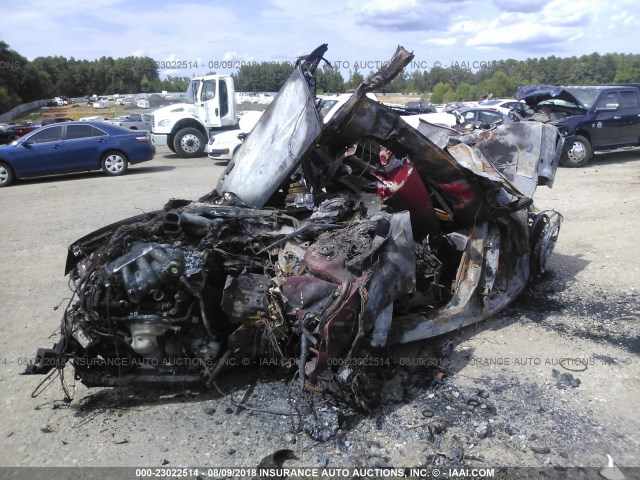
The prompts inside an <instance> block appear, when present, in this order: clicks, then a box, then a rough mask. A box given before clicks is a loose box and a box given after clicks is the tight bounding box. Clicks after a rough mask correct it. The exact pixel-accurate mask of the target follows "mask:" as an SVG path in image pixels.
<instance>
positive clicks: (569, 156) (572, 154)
mask: <svg viewBox="0 0 640 480" xmlns="http://www.w3.org/2000/svg"><path fill="white" fill-rule="evenodd" d="M591 157H593V150H592V149H591V143H590V142H589V140H587V139H586V138H585V137H583V136H582V135H576V138H575V139H574V140H573V145H572V146H571V150H569V151H568V152H566V153H563V154H562V157H560V163H561V164H562V165H563V166H565V167H569V168H577V167H582V166H583V165H585V164H586V163H587V162H588V161H589V160H591Z"/></svg>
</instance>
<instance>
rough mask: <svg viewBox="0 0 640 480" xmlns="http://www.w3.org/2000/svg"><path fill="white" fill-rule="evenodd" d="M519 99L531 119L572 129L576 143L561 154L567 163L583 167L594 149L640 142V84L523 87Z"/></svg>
mask: <svg viewBox="0 0 640 480" xmlns="http://www.w3.org/2000/svg"><path fill="white" fill-rule="evenodd" d="M516 98H517V99H518V100H524V101H525V102H526V103H527V105H529V107H531V108H532V109H533V111H534V113H533V115H531V116H530V117H529V120H539V121H543V122H551V123H553V124H554V125H556V126H557V127H559V128H562V127H565V128H567V129H569V130H570V131H573V133H574V134H575V138H574V140H573V146H572V147H571V148H570V149H569V150H568V151H567V152H566V153H564V154H563V155H562V157H561V159H560V163H561V164H562V165H564V166H565V167H581V166H583V165H584V164H586V163H587V162H588V161H589V160H590V159H591V158H592V157H593V152H597V151H603V150H613V149H616V148H620V147H637V146H640V84H623V85H595V86H583V87H556V86H551V85H530V86H527V87H520V88H519V89H518V92H517V93H516Z"/></svg>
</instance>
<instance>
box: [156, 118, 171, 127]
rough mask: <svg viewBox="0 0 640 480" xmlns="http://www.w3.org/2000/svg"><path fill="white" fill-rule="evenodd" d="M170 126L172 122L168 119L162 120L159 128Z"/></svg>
mask: <svg viewBox="0 0 640 480" xmlns="http://www.w3.org/2000/svg"><path fill="white" fill-rule="evenodd" d="M169 125H171V120H169V119H168V118H167V119H165V120H160V121H159V122H158V126H159V127H168V126H169Z"/></svg>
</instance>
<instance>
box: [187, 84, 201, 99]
mask: <svg viewBox="0 0 640 480" xmlns="http://www.w3.org/2000/svg"><path fill="white" fill-rule="evenodd" d="M199 87H200V80H192V81H191V82H190V83H189V86H188V87H187V93H186V94H185V96H184V101H185V102H186V103H195V102H196V95H197V94H198V88H199Z"/></svg>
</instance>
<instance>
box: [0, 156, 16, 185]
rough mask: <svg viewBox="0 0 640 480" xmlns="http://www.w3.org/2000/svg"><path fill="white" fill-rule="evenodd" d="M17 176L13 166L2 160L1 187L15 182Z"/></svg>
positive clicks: (0, 165) (0, 168) (0, 169)
mask: <svg viewBox="0 0 640 480" xmlns="http://www.w3.org/2000/svg"><path fill="white" fill-rule="evenodd" d="M14 178H15V176H14V175H13V170H11V167H10V166H9V165H7V164H6V163H4V162H0V188H1V187H8V186H9V185H11V184H12V183H13V180H14Z"/></svg>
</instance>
